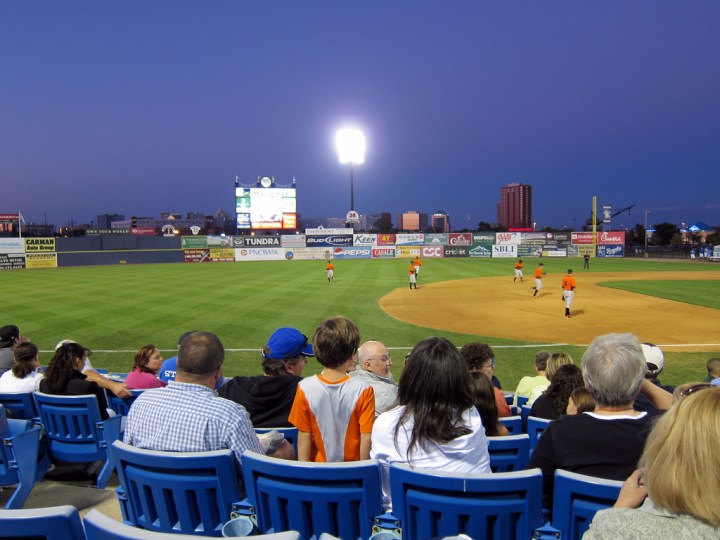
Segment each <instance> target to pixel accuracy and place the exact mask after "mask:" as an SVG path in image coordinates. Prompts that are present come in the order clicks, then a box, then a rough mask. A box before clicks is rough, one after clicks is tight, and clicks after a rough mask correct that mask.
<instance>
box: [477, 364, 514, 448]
mask: <svg viewBox="0 0 720 540" xmlns="http://www.w3.org/2000/svg"><path fill="white" fill-rule="evenodd" d="M470 377H471V379H472V385H473V402H474V403H475V408H476V409H477V411H478V413H480V419H481V420H482V425H483V427H484V428H485V435H487V436H488V437H505V436H507V435H510V433H509V432H508V429H507V428H506V427H505V426H503V425H502V424H501V423H500V421H499V420H498V409H497V403H495V387H494V386H493V385H492V383H491V382H490V379H488V378H487V376H486V375H485V374H484V373H481V372H479V371H474V372H471V373H470Z"/></svg>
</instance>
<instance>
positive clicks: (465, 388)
mask: <svg viewBox="0 0 720 540" xmlns="http://www.w3.org/2000/svg"><path fill="white" fill-rule="evenodd" d="M489 380H490V378H489V377H488V381H489ZM398 403H399V406H398V407H395V408H394V409H391V410H390V411H388V412H386V413H384V414H381V415H380V417H379V418H378V419H377V421H376V422H375V426H374V427H373V431H372V452H371V457H373V458H374V459H377V460H378V461H379V462H380V467H381V468H380V470H381V480H382V489H383V502H384V505H385V507H386V508H389V507H390V505H391V501H390V489H389V487H390V480H389V474H388V470H389V467H390V464H391V463H407V464H409V465H411V466H412V467H418V468H423V469H434V470H440V471H443V472H447V473H454V474H464V473H489V472H490V457H489V454H488V440H487V437H486V436H485V430H484V429H483V425H482V422H481V420H480V415H479V414H478V412H477V409H475V407H474V399H473V388H472V383H471V379H470V374H469V373H468V369H467V366H466V364H465V363H464V362H463V358H462V357H461V356H460V355H459V354H458V350H457V348H456V347H455V346H454V345H453V344H452V343H450V342H449V341H448V340H447V339H445V338H441V337H430V338H427V339H424V340H423V341H421V342H420V343H418V344H417V345H416V346H415V348H414V349H413V350H412V352H411V353H410V356H409V357H408V359H407V360H406V362H405V367H404V369H403V374H402V377H401V378H400V384H399V387H398Z"/></svg>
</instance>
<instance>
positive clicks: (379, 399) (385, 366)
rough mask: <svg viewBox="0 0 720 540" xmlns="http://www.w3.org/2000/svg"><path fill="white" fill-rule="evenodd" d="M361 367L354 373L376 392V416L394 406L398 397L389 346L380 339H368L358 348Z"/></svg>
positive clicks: (354, 375)
mask: <svg viewBox="0 0 720 540" xmlns="http://www.w3.org/2000/svg"><path fill="white" fill-rule="evenodd" d="M358 364H359V369H357V370H356V371H355V372H353V373H352V376H353V377H357V378H359V379H362V380H364V381H367V383H368V384H370V386H372V388H373V391H374V392H375V416H376V417H378V416H380V415H381V414H382V413H384V412H385V411H387V410H389V409H391V408H392V406H393V404H394V403H395V400H396V399H397V392H398V389H397V386H396V385H395V381H394V380H393V376H392V373H390V366H392V358H391V357H390V353H389V352H388V350H387V347H385V345H383V344H382V343H380V342H379V341H366V342H365V343H363V344H362V345H360V348H359V349H358Z"/></svg>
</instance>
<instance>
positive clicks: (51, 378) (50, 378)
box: [40, 341, 108, 420]
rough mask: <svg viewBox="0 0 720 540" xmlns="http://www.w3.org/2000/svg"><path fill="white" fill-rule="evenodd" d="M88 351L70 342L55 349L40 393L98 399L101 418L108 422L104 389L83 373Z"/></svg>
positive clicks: (41, 383)
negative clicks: (86, 396) (89, 396)
mask: <svg viewBox="0 0 720 540" xmlns="http://www.w3.org/2000/svg"><path fill="white" fill-rule="evenodd" d="M86 352H87V349H85V347H83V346H82V345H80V344H79V343H75V342H74V341H73V342H68V343H64V344H62V345H60V347H58V348H57V349H55V354H54V356H53V357H52V359H51V360H50V364H48V367H47V369H46V370H45V377H44V378H43V379H42V380H41V381H40V391H41V392H43V393H45V394H55V395H60V396H84V395H87V394H92V395H94V396H95V397H96V398H97V401H98V407H99V408H100V417H101V418H102V419H103V420H107V418H108V412H107V400H106V399H105V392H103V390H102V388H100V386H99V385H98V384H97V383H96V382H95V381H92V380H89V379H88V377H87V376H86V375H85V374H84V373H82V369H83V367H84V366H85V357H86Z"/></svg>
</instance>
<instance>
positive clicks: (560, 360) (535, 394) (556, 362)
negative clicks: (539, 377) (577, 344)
mask: <svg viewBox="0 0 720 540" xmlns="http://www.w3.org/2000/svg"><path fill="white" fill-rule="evenodd" d="M565 364H574V362H573V359H572V358H570V355H569V354H567V353H564V352H556V353H552V354H551V355H550V358H548V361H547V367H546V369H545V376H546V377H547V379H548V381H551V380H552V378H553V375H555V372H556V371H557V368H559V367H560V366H564V365H565ZM548 386H550V383H549V382H548V384H546V385H545V386H542V385H537V386H536V387H535V388H533V389H532V390H531V391H530V397H528V400H527V403H526V405H527V406H528V407H532V404H533V403H535V400H536V399H537V398H539V397H540V396H541V395H542V394H543V392H545V390H547V388H548Z"/></svg>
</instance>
